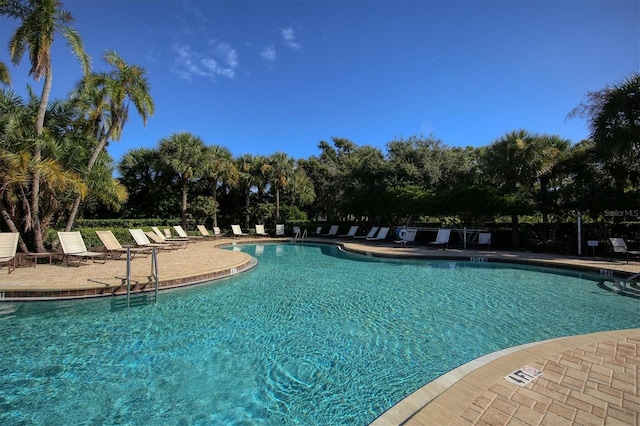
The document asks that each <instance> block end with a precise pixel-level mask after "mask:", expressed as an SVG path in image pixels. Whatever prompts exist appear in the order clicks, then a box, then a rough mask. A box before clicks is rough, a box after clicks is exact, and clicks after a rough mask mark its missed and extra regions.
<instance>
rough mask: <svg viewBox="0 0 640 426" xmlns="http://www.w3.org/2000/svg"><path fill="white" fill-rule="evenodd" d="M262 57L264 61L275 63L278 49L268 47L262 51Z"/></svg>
mask: <svg viewBox="0 0 640 426" xmlns="http://www.w3.org/2000/svg"><path fill="white" fill-rule="evenodd" d="M260 56H261V57H262V59H264V60H266V61H269V62H273V61H275V60H276V48H275V47H273V46H267V47H263V48H262V49H260Z"/></svg>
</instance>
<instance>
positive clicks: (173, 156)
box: [159, 132, 206, 229]
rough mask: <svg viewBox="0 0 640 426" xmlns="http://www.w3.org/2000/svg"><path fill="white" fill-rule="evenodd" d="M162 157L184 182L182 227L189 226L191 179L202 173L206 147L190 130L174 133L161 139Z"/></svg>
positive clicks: (166, 164)
mask: <svg viewBox="0 0 640 426" xmlns="http://www.w3.org/2000/svg"><path fill="white" fill-rule="evenodd" d="M159 151H160V157H161V161H162V162H163V163H164V164H165V166H166V167H167V168H168V169H169V170H172V171H173V172H175V173H176V174H177V175H178V177H179V179H180V181H181V182H182V208H181V211H180V212H181V214H180V217H181V219H182V227H183V228H185V229H186V227H187V192H188V189H189V180H191V179H193V178H195V177H198V175H199V174H201V173H202V170H203V168H204V161H205V151H206V147H205V144H204V141H203V140H202V139H201V138H199V137H198V136H195V135H192V134H191V133H188V132H182V133H173V134H172V135H170V136H169V137H167V138H164V139H162V140H160V149H159Z"/></svg>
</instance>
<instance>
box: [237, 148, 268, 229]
mask: <svg viewBox="0 0 640 426" xmlns="http://www.w3.org/2000/svg"><path fill="white" fill-rule="evenodd" d="M264 165H265V158H264V157H261V156H253V155H251V154H243V155H241V156H240V157H238V158H237V159H236V167H237V169H238V172H239V173H240V175H239V180H238V183H239V186H240V189H241V191H242V192H243V193H244V197H245V206H244V207H245V208H244V227H245V228H249V221H250V219H251V210H250V204H251V191H252V190H253V188H256V189H257V190H258V191H260V190H262V188H263V187H264V174H263V168H264Z"/></svg>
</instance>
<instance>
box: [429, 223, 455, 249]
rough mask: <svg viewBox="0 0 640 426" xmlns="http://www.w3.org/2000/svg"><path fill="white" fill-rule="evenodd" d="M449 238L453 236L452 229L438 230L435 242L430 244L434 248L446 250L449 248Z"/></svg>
mask: <svg viewBox="0 0 640 426" xmlns="http://www.w3.org/2000/svg"><path fill="white" fill-rule="evenodd" d="M449 236H451V229H446V228H442V229H438V235H437V236H436V240H435V241H431V242H430V243H429V244H431V245H432V246H437V247H442V249H443V250H445V249H446V248H447V247H449Z"/></svg>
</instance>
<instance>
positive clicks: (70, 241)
mask: <svg viewBox="0 0 640 426" xmlns="http://www.w3.org/2000/svg"><path fill="white" fill-rule="evenodd" d="M58 240H59V241H60V246H62V252H63V253H64V258H65V260H66V261H67V265H68V266H71V264H70V263H69V259H70V258H77V259H78V264H77V265H76V266H80V264H81V263H82V262H86V261H88V260H89V259H91V260H92V261H93V263H95V262H96V259H102V262H101V263H106V262H107V252H106V251H103V252H97V251H88V250H87V246H86V245H85V244H84V240H83V239H82V234H80V231H71V232H60V231H58Z"/></svg>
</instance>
